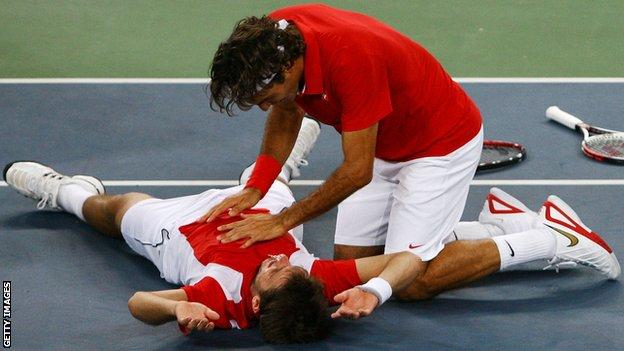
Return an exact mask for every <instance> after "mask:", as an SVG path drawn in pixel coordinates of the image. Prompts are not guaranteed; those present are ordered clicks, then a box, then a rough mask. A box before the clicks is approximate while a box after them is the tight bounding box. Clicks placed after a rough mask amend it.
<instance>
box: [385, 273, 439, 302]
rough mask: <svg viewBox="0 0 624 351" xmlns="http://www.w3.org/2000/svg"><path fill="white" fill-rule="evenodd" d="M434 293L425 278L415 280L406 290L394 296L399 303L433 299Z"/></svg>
mask: <svg viewBox="0 0 624 351" xmlns="http://www.w3.org/2000/svg"><path fill="white" fill-rule="evenodd" d="M435 295H436V293H435V292H434V289H433V288H432V286H431V284H430V283H429V282H428V281H427V280H426V277H419V278H416V279H415V280H414V281H413V282H412V283H411V284H410V285H409V286H408V287H407V288H405V289H403V290H401V291H398V292H396V293H395V294H394V296H395V297H396V298H397V299H398V300H399V301H404V302H409V301H422V300H428V299H430V298H432V297H434V296H435Z"/></svg>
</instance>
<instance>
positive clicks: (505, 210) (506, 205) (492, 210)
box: [487, 194, 524, 214]
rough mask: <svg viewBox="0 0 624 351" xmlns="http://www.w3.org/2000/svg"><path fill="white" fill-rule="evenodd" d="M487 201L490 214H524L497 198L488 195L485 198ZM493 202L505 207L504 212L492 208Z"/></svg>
mask: <svg viewBox="0 0 624 351" xmlns="http://www.w3.org/2000/svg"><path fill="white" fill-rule="evenodd" d="M487 201H488V207H489V208H490V212H491V213H496V214H498V213H502V214H509V213H524V211H522V210H521V209H519V208H517V207H515V206H512V205H510V204H508V203H506V202H505V201H503V200H501V199H499V198H497V197H496V196H494V195H492V194H488V196H487ZM494 202H496V203H498V204H500V205H503V206H505V207H507V208H506V209H504V210H497V209H496V208H494Z"/></svg>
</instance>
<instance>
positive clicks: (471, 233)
mask: <svg viewBox="0 0 624 351" xmlns="http://www.w3.org/2000/svg"><path fill="white" fill-rule="evenodd" d="M503 234H505V233H504V232H503V230H502V229H500V228H499V227H497V226H495V225H492V224H483V223H480V222H459V223H457V225H456V226H455V229H454V230H453V234H451V236H450V239H451V240H477V239H487V238H491V237H495V236H499V235H503Z"/></svg>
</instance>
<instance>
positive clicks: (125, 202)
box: [82, 193, 152, 238]
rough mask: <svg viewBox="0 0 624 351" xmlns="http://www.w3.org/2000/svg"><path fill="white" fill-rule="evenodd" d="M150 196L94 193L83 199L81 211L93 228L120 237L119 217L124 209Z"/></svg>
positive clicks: (123, 212) (121, 216)
mask: <svg viewBox="0 0 624 351" xmlns="http://www.w3.org/2000/svg"><path fill="white" fill-rule="evenodd" d="M151 198H152V197H151V196H150V195H147V194H143V193H126V194H121V195H95V196H91V197H90V198H88V199H87V200H86V201H85V203H84V205H83V206H82V212H83V215H84V217H85V220H86V222H87V223H88V224H89V225H91V226H92V227H93V228H95V229H96V230H98V231H99V232H101V233H103V234H105V235H108V236H111V237H114V238H121V229H120V228H121V219H122V218H123V216H124V214H125V213H126V211H128V209H129V208H130V207H132V206H133V205H135V204H136V203H137V202H139V201H142V200H146V199H151Z"/></svg>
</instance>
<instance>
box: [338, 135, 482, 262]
mask: <svg viewBox="0 0 624 351" xmlns="http://www.w3.org/2000/svg"><path fill="white" fill-rule="evenodd" d="M482 147H483V129H481V130H480V131H479V133H478V134H477V135H476V136H475V137H474V138H473V139H472V140H470V141H469V142H468V143H466V144H465V145H463V146H462V147H460V148H459V149H457V150H455V151H453V152H452V153H450V154H448V155H446V156H442V157H424V158H419V159H415V160H410V161H406V162H387V161H384V160H381V159H375V164H374V170H373V179H372V181H371V182H370V183H369V184H368V185H366V186H365V187H363V188H362V189H360V190H358V191H357V192H355V193H353V194H352V195H351V196H350V197H348V198H347V199H345V200H344V201H343V202H342V203H341V204H340V205H338V218H337V220H336V234H335V240H334V242H335V243H336V244H339V245H351V246H378V245H385V253H393V252H399V251H411V252H413V253H414V254H417V255H418V256H420V258H421V259H422V260H423V261H429V260H431V259H433V258H434V257H436V256H437V255H438V253H439V252H440V251H442V249H443V248H444V239H445V238H446V237H447V236H448V235H450V234H451V233H452V231H453V228H454V227H455V225H456V224H457V223H458V222H459V220H460V218H461V215H462V212H463V211H464V206H465V204H466V199H467V197H468V190H469V188H470V182H471V180H472V178H473V177H474V173H475V171H476V168H477V165H478V163H479V158H480V156H481V148H482Z"/></svg>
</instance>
